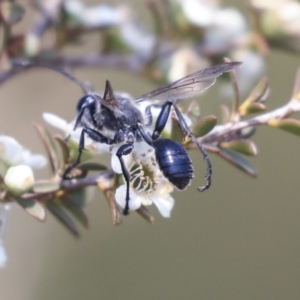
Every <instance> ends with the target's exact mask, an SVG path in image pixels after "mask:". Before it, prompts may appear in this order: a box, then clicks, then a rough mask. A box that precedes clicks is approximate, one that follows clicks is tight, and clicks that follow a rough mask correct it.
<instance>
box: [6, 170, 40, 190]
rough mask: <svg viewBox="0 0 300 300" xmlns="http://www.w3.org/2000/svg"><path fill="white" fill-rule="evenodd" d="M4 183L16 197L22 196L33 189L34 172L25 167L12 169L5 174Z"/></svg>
mask: <svg viewBox="0 0 300 300" xmlns="http://www.w3.org/2000/svg"><path fill="white" fill-rule="evenodd" d="M4 183H5V185H6V187H7V188H8V189H9V190H10V191H11V192H12V193H13V194H14V195H21V194H23V193H25V192H27V191H28V190H30V189H31V188H32V186H33V184H34V175H33V171H32V169H31V168H30V167H28V166H25V165H18V166H14V167H10V168H9V169H8V170H7V172H6V174H5V177H4Z"/></svg>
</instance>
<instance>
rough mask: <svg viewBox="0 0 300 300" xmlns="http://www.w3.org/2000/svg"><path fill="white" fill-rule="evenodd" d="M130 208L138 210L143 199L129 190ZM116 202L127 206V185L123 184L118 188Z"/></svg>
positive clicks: (123, 206)
mask: <svg viewBox="0 0 300 300" xmlns="http://www.w3.org/2000/svg"><path fill="white" fill-rule="evenodd" d="M129 197H130V201H129V209H130V210H137V209H138V208H140V207H141V201H140V199H139V197H137V195H136V194H135V193H134V192H133V191H132V190H129ZM115 198H116V202H117V203H118V204H119V205H120V206H121V207H122V208H125V204H126V201H125V199H126V185H125V184H123V185H121V186H120V187H118V188H117V190H116V194H115Z"/></svg>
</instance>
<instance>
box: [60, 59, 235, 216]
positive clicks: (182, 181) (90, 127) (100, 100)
mask: <svg viewBox="0 0 300 300" xmlns="http://www.w3.org/2000/svg"><path fill="white" fill-rule="evenodd" d="M240 64H241V63H239V62H232V63H224V64H221V65H217V66H215V67H212V68H208V69H204V70H201V71H199V72H196V73H193V74H191V75H188V76H186V77H184V78H182V79H180V80H178V81H175V82H173V83H171V84H168V85H166V86H164V87H162V88H159V89H157V90H155V91H153V92H150V93H147V94H145V95H143V96H142V97H140V98H138V99H135V100H132V99H130V97H127V96H122V95H118V96H117V95H115V94H114V92H113V90H112V88H111V85H110V83H109V81H106V87H105V91H104V95H103V97H101V96H99V95H97V94H95V93H91V94H87V95H86V96H84V97H83V98H81V99H80V100H79V102H78V105H77V110H78V115H77V118H76V121H75V125H74V130H75V129H76V128H77V126H81V127H82V132H81V136H80V141H79V154H78V158H77V161H76V162H75V163H74V164H72V165H70V166H69V167H68V168H67V169H66V170H65V173H64V175H63V177H64V178H66V177H67V175H68V173H69V171H70V170H71V169H72V168H73V167H75V166H76V165H77V164H78V163H79V162H80V157H81V154H82V152H83V150H84V144H85V143H84V136H85V134H87V135H88V136H89V137H90V138H91V139H92V140H93V141H95V142H98V143H105V144H109V145H114V144H118V143H123V144H122V145H121V146H120V148H119V149H118V150H117V153H116V155H117V157H118V159H119V161H120V164H121V168H122V173H123V175H124V179H125V182H126V187H127V188H126V206H125V208H124V211H123V213H124V215H127V214H128V212H129V201H130V197H129V190H130V173H129V171H128V170H127V168H126V166H125V163H124V160H123V156H124V155H127V154H130V153H131V152H132V150H133V148H134V142H136V141H144V142H146V143H147V144H148V145H150V146H151V147H153V148H154V150H155V156H156V161H157V163H158V165H159V168H160V170H161V171H162V173H163V174H164V176H165V177H166V178H167V179H168V180H169V181H170V182H171V183H172V184H173V185H175V186H176V187H177V188H178V189H180V190H183V189H184V188H185V187H186V186H187V185H189V184H190V182H191V179H192V178H193V176H194V172H193V166H192V162H191V160H190V158H189V156H188V154H187V152H186V150H185V149H184V147H183V146H182V145H180V144H179V143H177V142H175V141H172V140H169V139H159V136H160V134H161V132H162V131H163V129H164V128H165V126H166V123H167V120H168V118H169V116H170V112H171V108H173V110H174V112H175V114H176V116H177V119H178V123H179V125H180V127H181V130H182V132H183V134H184V135H185V136H187V137H189V138H190V139H191V140H192V142H193V143H195V144H196V145H197V147H198V148H199V150H200V151H201V153H202V155H203V157H204V160H205V161H206V164H207V174H206V177H205V178H206V185H205V186H203V187H199V188H198V190H199V191H204V190H206V189H208V188H209V186H210V184H211V175H212V166H211V162H210V159H209V157H208V155H207V153H206V151H205V150H204V149H203V147H202V145H201V144H200V143H199V142H198V140H197V139H196V138H195V137H194V136H193V134H192V133H191V131H190V129H189V127H188V126H187V124H186V122H185V120H184V117H183V116H182V114H181V112H180V110H179V109H178V107H177V104H176V101H177V100H178V99H183V98H188V97H191V96H195V95H197V94H199V93H201V92H202V91H204V90H205V89H207V88H208V87H210V86H211V85H213V84H214V83H215V81H216V78H217V77H218V76H220V75H221V74H223V73H224V72H228V71H230V70H233V69H234V68H236V67H237V66H239V65H240ZM142 101H151V102H150V104H149V105H148V106H147V107H146V109H145V111H144V112H141V110H140V109H139V107H138V106H137V104H138V103H139V102H142ZM157 105H158V106H159V107H160V109H161V110H160V113H159V115H158V117H157V120H156V123H155V125H154V130H153V132H152V133H150V132H149V127H150V125H152V114H151V107H152V106H157Z"/></svg>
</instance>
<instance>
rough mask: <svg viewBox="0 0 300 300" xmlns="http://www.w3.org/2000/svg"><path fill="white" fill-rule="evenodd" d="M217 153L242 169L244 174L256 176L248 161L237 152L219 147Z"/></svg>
mask: <svg viewBox="0 0 300 300" xmlns="http://www.w3.org/2000/svg"><path fill="white" fill-rule="evenodd" d="M218 154H219V155H220V156H221V157H222V158H224V159H225V160H227V161H228V162H230V163H231V164H233V165H234V166H236V167H237V168H239V169H240V170H242V171H244V172H245V173H246V174H248V175H250V176H253V177H256V176H257V174H256V171H255V169H254V167H253V166H252V165H251V164H250V162H249V161H248V160H246V159H245V158H244V157H242V156H241V155H240V154H238V153H237V152H235V151H232V150H229V149H223V148H220V152H219V153H218Z"/></svg>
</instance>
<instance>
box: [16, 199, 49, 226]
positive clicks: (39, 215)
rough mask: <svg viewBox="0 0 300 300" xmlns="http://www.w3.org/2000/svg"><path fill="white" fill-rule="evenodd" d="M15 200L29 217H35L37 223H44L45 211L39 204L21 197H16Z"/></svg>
mask: <svg viewBox="0 0 300 300" xmlns="http://www.w3.org/2000/svg"><path fill="white" fill-rule="evenodd" d="M15 200H16V202H17V203H18V204H19V205H20V206H21V207H23V208H24V209H25V210H26V211H27V212H28V213H29V214H30V215H31V216H33V217H35V218H36V219H38V220H39V221H45V219H46V211H45V209H44V207H43V206H42V205H41V204H40V203H39V202H37V201H36V200H34V199H27V198H22V197H16V198H15Z"/></svg>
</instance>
